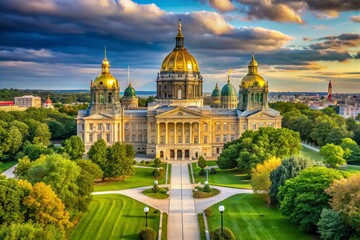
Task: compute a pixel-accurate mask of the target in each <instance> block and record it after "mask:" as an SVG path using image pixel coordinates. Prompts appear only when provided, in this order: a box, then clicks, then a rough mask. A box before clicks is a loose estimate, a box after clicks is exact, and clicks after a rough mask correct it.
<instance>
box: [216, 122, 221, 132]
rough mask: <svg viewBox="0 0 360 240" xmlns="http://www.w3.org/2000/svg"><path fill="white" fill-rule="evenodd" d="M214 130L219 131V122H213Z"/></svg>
mask: <svg viewBox="0 0 360 240" xmlns="http://www.w3.org/2000/svg"><path fill="white" fill-rule="evenodd" d="M215 130H216V131H220V123H216V124H215Z"/></svg>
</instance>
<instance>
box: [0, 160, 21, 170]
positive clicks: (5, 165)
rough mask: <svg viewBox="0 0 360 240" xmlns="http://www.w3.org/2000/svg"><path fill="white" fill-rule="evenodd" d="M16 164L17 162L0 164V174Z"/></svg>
mask: <svg viewBox="0 0 360 240" xmlns="http://www.w3.org/2000/svg"><path fill="white" fill-rule="evenodd" d="M17 163H18V161H8V162H0V172H1V173H2V172H4V171H6V170H8V169H9V168H11V167H12V166H14V165H15V164H17Z"/></svg>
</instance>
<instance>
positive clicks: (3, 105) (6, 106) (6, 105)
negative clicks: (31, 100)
mask: <svg viewBox="0 0 360 240" xmlns="http://www.w3.org/2000/svg"><path fill="white" fill-rule="evenodd" d="M14 105H15V103H14V102H13V101H0V111H5V112H9V111H24V110H26V107H19V106H14Z"/></svg>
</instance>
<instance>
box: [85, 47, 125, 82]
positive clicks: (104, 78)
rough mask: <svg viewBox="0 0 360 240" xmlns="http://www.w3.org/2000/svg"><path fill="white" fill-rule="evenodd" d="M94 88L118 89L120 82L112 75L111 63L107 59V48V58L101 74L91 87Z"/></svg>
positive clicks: (102, 65)
mask: <svg viewBox="0 0 360 240" xmlns="http://www.w3.org/2000/svg"><path fill="white" fill-rule="evenodd" d="M91 86H92V87H99V88H118V87H119V83H118V80H117V79H116V78H115V77H114V76H113V75H111V73H110V62H109V60H107V58H106V48H105V58H104V60H103V61H102V64H101V74H99V75H98V76H97V77H96V78H95V80H94V82H93V83H92V85H91Z"/></svg>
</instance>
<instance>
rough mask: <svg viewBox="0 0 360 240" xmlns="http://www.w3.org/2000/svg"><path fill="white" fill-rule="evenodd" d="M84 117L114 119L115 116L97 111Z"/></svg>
mask: <svg viewBox="0 0 360 240" xmlns="http://www.w3.org/2000/svg"><path fill="white" fill-rule="evenodd" d="M84 119H113V118H112V117H111V116H108V115H105V114H102V113H95V114H92V115H90V116H87V117H84Z"/></svg>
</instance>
